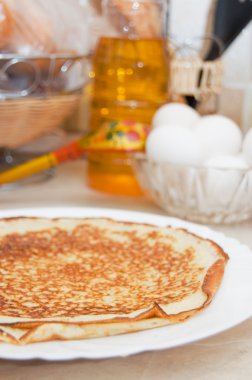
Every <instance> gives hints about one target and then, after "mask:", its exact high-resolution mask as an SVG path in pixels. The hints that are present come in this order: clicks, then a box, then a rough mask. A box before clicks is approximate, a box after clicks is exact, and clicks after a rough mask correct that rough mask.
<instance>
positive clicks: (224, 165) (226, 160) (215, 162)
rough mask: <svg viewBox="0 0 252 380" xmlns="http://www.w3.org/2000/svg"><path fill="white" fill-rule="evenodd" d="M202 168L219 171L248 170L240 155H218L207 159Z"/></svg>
mask: <svg viewBox="0 0 252 380" xmlns="http://www.w3.org/2000/svg"><path fill="white" fill-rule="evenodd" d="M204 166H207V167H210V168H220V169H244V170H246V169H248V168H249V165H248V163H247V162H246V160H245V158H244V157H243V156H242V155H241V154H240V155H236V156H234V155H219V156H214V157H211V158H209V159H208V160H207V161H205V162H204Z"/></svg>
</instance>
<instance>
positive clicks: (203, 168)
mask: <svg viewBox="0 0 252 380" xmlns="http://www.w3.org/2000/svg"><path fill="white" fill-rule="evenodd" d="M133 157H134V161H146V162H147V163H149V164H152V165H156V166H158V165H159V166H161V167H163V166H167V167H168V166H170V167H174V168H180V169H181V168H184V169H185V168H187V169H195V170H199V171H207V170H215V171H219V172H236V173H237V172H239V173H250V172H251V173H252V166H250V167H248V168H247V169H246V168H221V167H217V166H207V165H190V164H186V163H185V164H182V163H177V162H171V161H160V162H158V161H154V160H152V159H150V158H148V157H147V154H146V153H143V152H141V153H135V154H134V155H133Z"/></svg>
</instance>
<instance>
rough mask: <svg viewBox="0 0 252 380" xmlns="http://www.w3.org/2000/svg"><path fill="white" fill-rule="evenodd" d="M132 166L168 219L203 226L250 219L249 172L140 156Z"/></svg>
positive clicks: (251, 177)
mask: <svg viewBox="0 0 252 380" xmlns="http://www.w3.org/2000/svg"><path fill="white" fill-rule="evenodd" d="M133 166H134V169H135V173H136V177H137V179H138V181H139V184H140V186H141V188H142V189H143V191H144V192H145V194H146V195H147V196H149V197H151V199H152V200H153V201H154V202H155V203H156V204H157V205H159V206H160V207H161V208H162V209H164V210H165V211H167V213H168V214H169V215H171V216H176V217H179V218H182V219H188V220H191V221H194V222H199V223H204V224H211V223H214V224H221V223H223V224H224V223H225V224H228V223H238V222H241V221H244V220H247V219H249V218H251V217H252V168H251V169H247V170H246V169H244V170H243V169H220V168H209V167H195V166H194V167H193V166H189V165H181V164H173V163H166V162H165V163H155V162H153V161H150V160H148V159H147V158H146V156H145V155H142V154H138V155H136V156H135V158H134V162H133Z"/></svg>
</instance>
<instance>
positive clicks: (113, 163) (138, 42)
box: [87, 37, 169, 195]
mask: <svg viewBox="0 0 252 380" xmlns="http://www.w3.org/2000/svg"><path fill="white" fill-rule="evenodd" d="M166 45H167V40H166V39H164V38H146V39H143V38H139V39H137V38H135V39H134V38H133V39H130V38H118V37H102V38H101V39H100V41H99V43H98V45H97V48H96V50H95V52H94V55H93V65H92V71H91V73H90V77H91V78H92V79H93V93H92V100H91V111H90V128H91V129H92V130H96V129H98V128H100V127H101V126H102V124H103V123H104V122H108V121H111V120H115V121H123V120H130V121H133V122H140V123H147V124H151V120H152V117H153V115H154V113H155V111H156V110H157V108H159V107H160V106H161V105H162V104H164V103H166V102H167V101H168V98H169V97H168V90H167V89H168V84H169V57H168V53H167V46H166ZM87 180H88V183H89V185H90V186H91V187H92V188H94V189H97V190H101V191H105V192H109V193H114V194H121V195H137V194H139V193H140V190H139V187H138V184H137V181H136V179H135V177H134V174H133V170H132V167H131V160H130V157H129V156H127V154H124V153H109V154H108V153H106V154H98V153H95V154H90V155H89V157H88V170H87Z"/></svg>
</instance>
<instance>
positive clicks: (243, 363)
mask: <svg viewBox="0 0 252 380" xmlns="http://www.w3.org/2000/svg"><path fill="white" fill-rule="evenodd" d="M84 173H85V162H84V161H81V160H80V161H76V162H74V163H68V164H65V165H64V166H62V167H60V168H59V169H57V173H56V175H55V176H54V177H53V178H52V179H51V180H49V181H46V182H43V183H40V184H39V185H38V184H37V185H30V186H26V187H22V188H19V189H15V190H11V191H5V192H1V193H0V209H16V208H26V207H43V206H45V207H48V206H83V207H85V206H86V207H107V208H113V209H125V210H132V211H142V212H149V213H156V214H160V215H165V213H164V212H163V211H162V210H160V209H159V208H158V207H157V206H155V205H154V204H153V203H152V202H151V201H149V200H147V199H146V198H144V197H142V198H141V197H140V198H128V197H115V196H111V195H104V194H101V193H98V192H94V191H92V190H90V189H88V188H87V187H86V186H85V175H84ZM210 227H212V228H214V229H215V230H218V231H221V232H224V233H226V234H227V235H229V236H232V237H234V238H237V239H239V240H240V241H241V242H242V243H245V244H247V245H248V246H250V247H251V248H252V234H251V231H252V221H248V222H246V223H242V224H239V225H234V226H210ZM251 275H252V274H251ZM251 301H252V300H251ZM227 318H228V315H227ZM251 357H252V319H250V320H248V321H247V322H245V323H243V324H242V325H240V326H238V327H236V328H233V329H231V330H229V331H226V332H224V333H222V334H220V335H217V336H215V337H212V338H209V339H206V340H204V341H200V342H196V343H194V344H191V345H188V346H184V347H180V348H176V349H172V350H165V351H160V352H149V353H144V354H138V355H135V356H131V357H127V358H117V359H110V360H98V361H90V360H77V361H70V362H63V363H60V362H52V363H51V362H50V363H49V362H43V361H38V360H35V361H27V362H17V361H6V360H0V379H1V380H2V379H3V380H30V379H36V380H42V379H43V380H68V379H73V380H83V379H96V380H100V379H102V380H107V379H109V380H113V379H115V380H117V379H120V380H129V379H130V380H134V379H138V380H153V379H156V380H167V379H168V378H169V380H184V379H187V380H190V379H192V380H208V379H209V378H211V380H219V379H221V380H223V379H228V380H232V379H234V380H237V379H239V380H243V379H244V380H245V379H246V380H247V379H249V378H251V374H252V361H251Z"/></svg>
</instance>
